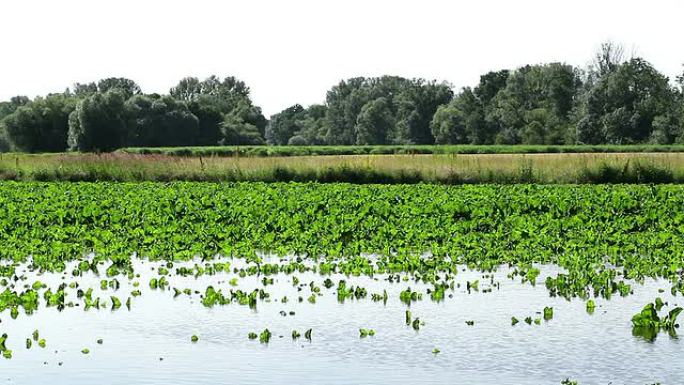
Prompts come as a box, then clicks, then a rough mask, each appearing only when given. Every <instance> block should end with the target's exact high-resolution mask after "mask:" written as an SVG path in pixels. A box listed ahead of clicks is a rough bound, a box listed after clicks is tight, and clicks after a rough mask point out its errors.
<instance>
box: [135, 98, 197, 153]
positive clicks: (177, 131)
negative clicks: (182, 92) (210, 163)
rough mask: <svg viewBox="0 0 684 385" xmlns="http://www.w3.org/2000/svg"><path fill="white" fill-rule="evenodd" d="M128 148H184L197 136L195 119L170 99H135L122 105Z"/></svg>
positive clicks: (177, 102) (177, 101) (179, 104)
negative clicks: (125, 120)
mask: <svg viewBox="0 0 684 385" xmlns="http://www.w3.org/2000/svg"><path fill="white" fill-rule="evenodd" d="M125 109H126V118H127V132H128V138H127V142H128V145H129V146H137V147H160V146H184V145H188V144H192V143H194V141H195V140H196V138H197V135H198V133H199V122H198V120H197V117H196V116H195V115H193V114H192V113H191V112H190V110H189V109H188V107H187V105H186V104H185V103H184V102H182V101H179V100H176V99H174V98H172V97H170V96H161V97H158V98H155V97H150V96H145V95H136V96H134V97H132V98H130V99H129V100H128V101H126V103H125Z"/></svg>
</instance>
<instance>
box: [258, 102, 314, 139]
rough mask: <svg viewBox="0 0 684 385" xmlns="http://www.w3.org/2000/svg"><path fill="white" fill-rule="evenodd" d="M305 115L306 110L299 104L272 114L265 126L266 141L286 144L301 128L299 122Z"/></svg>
mask: <svg viewBox="0 0 684 385" xmlns="http://www.w3.org/2000/svg"><path fill="white" fill-rule="evenodd" d="M305 115H306V110H305V109H304V107H302V106H301V105H299V104H295V105H294V106H291V107H288V108H286V109H284V110H282V111H280V112H279V113H277V114H274V115H272V116H271V119H270V120H269V122H268V125H267V126H266V143H268V144H272V145H280V146H282V145H285V144H287V143H288V141H289V140H290V138H292V137H293V136H294V135H295V133H297V132H299V131H300V130H301V128H302V127H301V126H300V122H301V121H302V120H304V117H305Z"/></svg>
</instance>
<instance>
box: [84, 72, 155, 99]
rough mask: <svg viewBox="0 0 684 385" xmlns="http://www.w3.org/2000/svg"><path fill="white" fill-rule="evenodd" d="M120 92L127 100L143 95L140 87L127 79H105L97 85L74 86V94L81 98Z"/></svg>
mask: <svg viewBox="0 0 684 385" xmlns="http://www.w3.org/2000/svg"><path fill="white" fill-rule="evenodd" d="M113 90H118V91H119V92H120V93H121V94H122V95H123V96H124V98H125V99H128V98H130V97H132V96H135V95H140V94H142V91H141V90H140V86H138V84H137V83H136V82H135V81H133V80H131V79H127V78H115V77H112V78H105V79H101V80H99V81H98V82H97V83H94V82H93V83H76V84H74V94H75V95H76V96H80V97H87V96H90V95H92V94H95V93H98V92H99V93H105V92H107V91H113Z"/></svg>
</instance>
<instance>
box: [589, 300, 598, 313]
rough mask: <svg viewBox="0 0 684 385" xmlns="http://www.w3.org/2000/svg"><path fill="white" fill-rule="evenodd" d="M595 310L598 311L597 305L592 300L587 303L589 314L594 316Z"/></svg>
mask: <svg viewBox="0 0 684 385" xmlns="http://www.w3.org/2000/svg"><path fill="white" fill-rule="evenodd" d="M594 310H596V303H595V302H594V300H593V299H590V300H588V301H587V314H594Z"/></svg>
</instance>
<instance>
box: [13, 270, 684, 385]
mask: <svg viewBox="0 0 684 385" xmlns="http://www.w3.org/2000/svg"><path fill="white" fill-rule="evenodd" d="M235 263H236V264H237V263H239V260H235ZM157 266H160V264H159V263H156V262H149V261H140V260H136V261H135V271H136V273H140V274H141V277H140V279H135V280H134V281H139V282H140V287H139V289H140V290H141V291H142V296H140V297H135V298H132V303H131V309H130V310H127V309H126V306H125V305H123V306H122V307H121V308H120V309H118V310H114V311H112V310H110V309H109V308H102V309H99V310H97V309H90V310H88V311H84V309H83V307H82V301H81V300H80V299H77V298H76V294H75V291H76V290H75V289H67V290H68V295H67V302H68V301H70V300H71V301H74V302H75V303H80V304H81V306H78V307H67V308H65V309H64V310H63V311H61V312H60V311H58V310H57V309H56V308H54V307H51V308H45V307H43V305H41V307H40V308H39V309H38V310H37V311H36V312H35V313H34V314H33V315H30V316H27V315H25V314H23V311H22V312H21V314H20V315H19V317H18V318H17V319H16V320H13V319H11V318H10V317H9V311H8V310H7V311H5V312H3V313H2V314H0V319H1V320H2V322H1V323H0V333H7V334H8V335H9V338H8V341H7V348H8V349H11V350H13V358H12V359H9V360H6V359H0V384H41V383H50V384H69V385H77V384H84V385H85V384H88V385H91V384H122V385H124V384H125V385H128V384H192V385H197V384H260V385H264V384H274V385H275V384H278V385H280V384H298V385H306V384H311V385H321V384H392V385H400V384H469V385H472V384H497V385H504V384H511V385H524V384H534V385H538V384H560V382H561V381H562V380H563V379H565V378H570V379H573V380H576V381H578V382H579V383H580V384H652V383H655V382H660V383H662V384H681V383H684V359H682V357H683V356H682V352H684V345H683V344H682V341H680V340H679V339H677V338H673V337H671V336H669V335H668V334H667V333H663V332H661V333H660V335H658V337H657V338H656V339H655V341H652V342H649V341H646V340H644V339H642V338H639V337H634V336H632V333H631V323H630V319H631V317H632V315H633V314H634V313H636V312H638V311H639V310H641V308H642V307H643V306H644V305H645V304H646V303H648V302H652V301H653V300H654V299H655V297H657V296H660V297H662V298H663V300H665V301H666V302H669V304H668V306H667V308H670V307H671V306H674V305H675V304H676V303H677V302H678V301H681V297H671V296H670V294H669V289H670V285H669V284H668V283H667V282H656V281H653V280H648V281H646V282H645V283H644V284H643V285H641V284H633V289H634V294H633V295H630V296H627V297H620V296H619V295H615V296H613V298H612V299H611V300H609V301H608V300H605V299H596V300H595V301H596V304H597V307H596V310H595V312H594V313H593V314H591V315H590V314H587V312H586V308H585V303H584V301H582V300H579V299H575V300H572V301H568V300H565V299H563V298H552V297H550V296H549V293H548V291H547V289H546V288H545V286H544V284H543V282H544V279H545V277H546V276H547V275H549V274H555V273H556V272H557V271H558V269H557V268H554V267H549V266H545V267H542V274H541V275H540V276H539V278H538V279H537V282H540V284H537V285H536V286H532V285H530V284H529V283H525V284H523V283H521V282H520V277H517V278H514V279H511V278H508V277H507V274H508V273H509V272H510V270H508V269H507V268H501V269H499V270H498V271H497V272H495V273H493V275H494V279H493V282H494V285H491V280H490V278H483V273H480V272H476V271H468V270H464V271H459V273H458V274H457V275H456V282H458V283H460V284H461V287H460V288H456V289H455V290H454V291H453V292H452V291H449V290H447V297H446V298H445V300H444V301H442V302H433V301H431V300H430V298H429V296H428V295H427V294H425V289H426V288H428V286H425V285H422V284H417V283H416V282H413V281H400V282H395V283H389V282H387V281H386V280H384V278H386V276H377V277H374V278H370V277H345V276H343V275H333V276H332V277H331V279H332V280H333V281H334V282H335V284H337V282H338V281H339V280H340V279H345V280H346V281H347V284H348V286H349V285H361V286H363V287H365V288H366V289H367V291H368V297H367V298H365V299H361V300H352V299H347V300H346V301H345V302H344V303H339V302H338V300H337V296H336V291H335V288H336V285H335V286H334V287H332V288H330V289H326V288H325V287H323V285H322V282H323V280H324V279H325V278H326V277H324V276H321V275H318V274H315V273H307V274H297V273H295V274H292V275H285V274H279V275H274V276H271V277H273V278H274V284H273V285H268V286H266V287H264V286H263V285H262V283H261V277H245V278H238V279H239V281H238V286H237V288H239V289H241V290H243V291H248V290H249V291H251V290H252V289H254V288H259V287H263V288H264V289H265V290H266V291H267V292H269V293H270V294H271V299H270V302H264V301H259V302H258V305H257V308H256V309H250V308H249V307H247V306H241V305H238V304H237V303H232V304H230V305H224V306H216V307H213V308H207V307H205V306H203V305H202V303H201V302H200V301H201V297H200V294H196V293H193V294H192V295H191V296H187V295H184V294H181V295H180V296H178V297H176V298H174V297H173V290H166V291H162V290H151V289H150V288H149V286H148V282H149V279H150V277H156V276H157V274H156V272H155V271H153V270H152V269H153V268H156V267H157ZM177 266H178V265H176V267H177ZM101 270H104V269H101ZM171 270H174V269H171ZM67 271H71V270H70V269H67ZM32 274H33V273H27V275H28V276H29V279H27V280H26V281H25V282H23V283H27V284H29V285H30V284H31V283H33V282H34V280H35V279H40V280H41V281H42V282H44V283H46V284H48V286H49V287H51V288H52V289H53V290H55V289H56V287H57V286H58V285H59V284H60V283H62V282H66V283H69V282H73V281H77V282H79V284H80V288H82V289H83V290H86V289H87V288H88V287H92V288H94V295H93V297H95V296H98V295H99V296H101V297H102V299H105V298H109V296H110V295H116V296H117V297H118V298H120V299H121V301H122V303H124V302H125V301H126V299H127V298H128V297H129V294H130V291H131V290H133V289H135V288H133V287H131V285H130V283H129V281H128V280H127V279H126V278H123V277H119V278H118V279H119V281H121V287H120V288H119V289H118V290H117V291H115V292H114V291H106V292H104V293H102V292H100V289H99V286H100V285H99V280H100V279H101V278H102V277H96V276H94V275H93V274H92V273H88V274H84V276H83V277H79V278H73V277H70V276H65V275H61V274H45V275H42V276H39V277H36V276H35V274H33V275H32ZM293 276H297V277H298V278H299V280H300V285H303V286H301V287H300V288H301V291H298V286H294V285H293V283H292V278H293ZM233 277H237V275H236V274H233V273H232V271H231V272H230V273H220V274H217V275H213V276H201V277H199V278H195V277H181V276H176V275H173V274H172V275H171V276H169V277H168V278H167V279H168V280H169V282H170V287H177V288H179V289H184V288H191V289H193V290H198V291H199V292H200V293H204V290H205V288H206V287H207V286H208V285H213V286H214V287H215V288H216V289H219V288H220V289H222V290H223V292H224V293H225V292H227V291H229V290H230V289H231V288H232V287H231V286H230V285H229V283H228V281H229V280H230V279H231V278H233ZM475 279H479V281H480V284H479V290H480V291H470V293H469V292H468V291H467V290H466V289H465V287H466V284H465V283H466V281H473V280H475ZM312 280H314V281H315V282H316V285H317V286H320V288H321V293H322V296H318V297H317V298H316V303H315V304H311V303H309V302H308V301H307V298H308V297H309V296H310V295H311V292H310V289H309V286H308V283H309V282H310V281H312ZM19 283H20V284H21V283H22V282H21V281H20V282H19ZM497 283H498V287H497V285H496V284H497ZM407 287H411V288H412V289H413V290H419V291H422V292H423V300H421V301H417V302H414V303H412V304H411V306H410V310H411V312H412V314H413V317H418V318H420V320H421V321H423V322H424V323H425V324H424V325H423V326H421V328H420V330H419V331H416V330H413V328H412V327H411V326H408V325H406V323H405V310H406V309H407V306H406V305H405V304H403V303H402V302H401V301H400V300H399V293H400V291H401V290H404V289H406V288H407ZM430 287H431V286H430ZM490 287H491V288H492V291H491V292H485V291H486V289H488V288H490ZM0 289H1V288H0ZM233 289H235V288H233ZM383 289H384V290H387V293H388V295H389V299H388V300H387V302H386V304H383V302H382V301H380V302H374V301H372V300H371V298H370V297H371V294H372V293H382V291H383ZM658 289H664V290H665V292H663V293H659V291H658ZM41 293H42V291H41ZM98 293H99V294H98ZM283 296H287V297H288V298H289V301H288V302H287V303H282V302H281V300H280V299H281V298H282V297H283ZM299 296H301V297H302V298H303V301H302V302H298V300H297V299H298V297H299ZM450 296H451V297H450ZM42 302H44V301H43V300H42V298H41V303H42ZM545 306H552V307H553V308H554V317H553V319H552V320H550V321H543V320H542V321H541V324H540V325H535V324H534V323H532V324H531V325H528V324H526V323H525V322H524V321H523V319H524V318H525V317H527V316H530V317H532V318H541V317H542V315H541V314H540V312H541V311H542V309H543V308H544V307H545ZM281 311H285V314H286V316H283V315H281ZM290 311H294V312H295V314H294V315H289V314H288V313H289V312H290ZM512 316H515V317H516V318H518V319H519V320H520V323H518V324H517V325H515V326H511V317H512ZM466 321H474V325H472V326H468V325H467V324H466ZM265 328H268V329H269V330H270V331H271V332H272V333H273V337H272V338H271V340H270V342H269V343H268V344H262V343H260V342H259V340H258V339H256V340H250V339H248V338H247V335H248V333H249V332H256V333H257V334H258V333H260V332H261V331H262V330H263V329H265ZM309 328H311V329H313V332H312V339H311V341H307V340H305V339H304V338H303V336H304V331H305V330H307V329H309ZM359 328H370V329H374V330H375V331H376V335H375V336H373V337H367V338H363V339H361V338H359ZM35 329H38V330H39V332H40V337H41V338H45V339H46V342H47V346H46V347H45V348H42V349H41V348H40V347H38V344H37V343H34V344H33V347H32V348H31V349H30V350H27V349H26V347H25V340H26V338H30V337H31V333H32V332H33V331H34V330H35ZM293 329H296V330H298V331H299V332H300V333H301V334H302V337H301V338H300V339H298V340H296V341H293V340H292V338H291V333H292V330H293ZM192 335H197V336H198V337H199V341H198V342H196V343H192V342H191V341H190V338H191V336H192ZM281 336H282V337H281ZM98 339H103V344H101V345H100V344H98V343H97V342H96V341H97V340H98ZM84 348H88V349H90V354H87V355H85V354H82V353H81V350H82V349H84ZM435 348H438V349H439V350H440V353H438V354H433V349H435Z"/></svg>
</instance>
